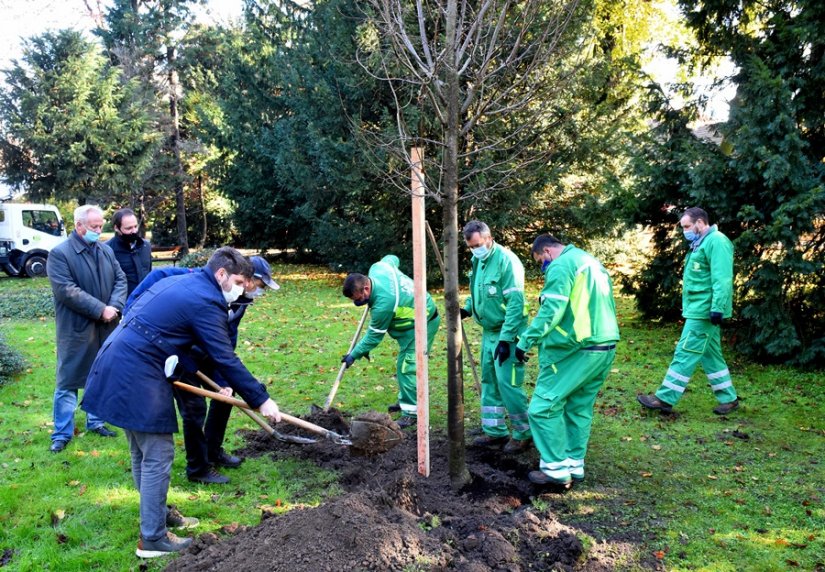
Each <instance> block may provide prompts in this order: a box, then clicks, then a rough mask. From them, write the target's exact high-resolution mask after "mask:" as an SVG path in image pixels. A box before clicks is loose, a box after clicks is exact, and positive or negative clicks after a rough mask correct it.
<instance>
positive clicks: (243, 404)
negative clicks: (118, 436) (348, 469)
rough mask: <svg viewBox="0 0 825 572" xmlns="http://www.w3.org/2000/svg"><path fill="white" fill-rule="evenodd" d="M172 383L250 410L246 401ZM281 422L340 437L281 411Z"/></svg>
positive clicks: (180, 382)
mask: <svg viewBox="0 0 825 572" xmlns="http://www.w3.org/2000/svg"><path fill="white" fill-rule="evenodd" d="M172 383H173V384H174V385H175V387H179V388H181V389H183V390H185V391H188V392H190V393H195V394H197V395H201V396H203V397H210V398H212V399H216V400H217V401H223V402H224V403H228V404H229V405H234V406H235V407H240V408H241V409H244V410H247V411H248V410H251V409H252V408H251V407H250V406H249V404H248V403H247V402H246V401H241V400H240V399H235V398H234V397H227V396H225V395H222V394H220V393H218V392H217V391H209V390H208V389H203V388H200V387H195V386H194V385H189V384H188V383H183V382H182V381H174V382H172ZM281 420H283V421H286V422H287V423H289V424H290V425H295V426H296V427H300V428H301V429H306V430H307V431H310V432H312V433H315V434H317V435H323V436H324V437H328V438H341V436H340V435H338V434H337V433H335V432H334V431H330V430H329V429H324V428H323V427H321V426H320V425H315V424H314V423H310V422H309V421H304V420H303V419H300V418H299V417H293V416H292V415H290V414H289V413H284V412H283V411H281ZM270 429H271V427H270Z"/></svg>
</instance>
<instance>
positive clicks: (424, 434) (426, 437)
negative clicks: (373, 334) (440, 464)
mask: <svg viewBox="0 0 825 572" xmlns="http://www.w3.org/2000/svg"><path fill="white" fill-rule="evenodd" d="M423 160H424V150H423V149H422V148H421V147H413V148H412V149H410V162H411V163H412V175H411V190H412V231H413V233H412V234H413V284H414V288H413V292H414V297H415V364H416V370H415V381H416V389H417V393H416V395H417V402H418V472H419V474H421V475H424V476H425V477H429V476H430V398H429V397H430V391H429V390H430V384H429V375H428V373H429V372H428V371H427V242H426V241H427V239H426V238H425V236H424V235H425V231H424V224H425V223H426V214H425V211H424V194H425V192H426V186H425V184H424V170H423V164H422V161H423Z"/></svg>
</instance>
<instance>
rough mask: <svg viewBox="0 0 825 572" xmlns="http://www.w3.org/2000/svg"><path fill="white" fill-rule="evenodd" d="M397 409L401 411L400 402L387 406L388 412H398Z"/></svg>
mask: <svg viewBox="0 0 825 572" xmlns="http://www.w3.org/2000/svg"><path fill="white" fill-rule="evenodd" d="M399 411H401V404H400V403H393V404H392V405H388V406H387V412H388V413H398V412H399Z"/></svg>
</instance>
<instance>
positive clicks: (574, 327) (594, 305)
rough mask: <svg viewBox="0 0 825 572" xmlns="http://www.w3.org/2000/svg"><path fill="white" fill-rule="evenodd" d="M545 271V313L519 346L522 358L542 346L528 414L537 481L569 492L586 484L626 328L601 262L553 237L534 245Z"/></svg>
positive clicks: (541, 312)
mask: <svg viewBox="0 0 825 572" xmlns="http://www.w3.org/2000/svg"><path fill="white" fill-rule="evenodd" d="M532 254H533V260H535V261H536V262H537V263H539V264H541V267H542V270H543V271H544V289H543V290H542V291H541V295H540V297H539V304H540V306H539V310H538V313H537V314H536V317H535V318H533V321H532V322H530V326H529V327H528V328H527V329H526V330H525V331H524V332H523V333H522V335H521V339H520V340H519V343H518V344H517V346H516V358H517V359H518V360H519V361H522V362H524V361H526V360H527V356H526V355H525V354H526V353H527V351H528V350H529V349H530V348H531V347H533V346H534V345H538V348H539V374H538V379H537V380H536V389H535V391H534V392H533V398H532V400H531V401H530V408H529V410H528V413H529V415H530V428H531V429H532V431H533V442H534V443H535V444H536V448H537V449H538V451H539V456H540V458H541V460H540V462H539V469H540V470H538V471H531V472H530V474H529V475H528V477H529V479H530V481H532V482H533V483H536V484H542V485H546V484H549V485H558V486H561V487H563V488H568V487H570V485H571V484H572V481H574V480H575V481H581V480H582V479H584V456H585V454H586V453H587V443H588V441H589V439H590V426H591V424H592V422H593V405H594V403H595V402H596V395H597V394H598V392H599V388H600V387H601V386H602V384H603V383H604V380H605V379H606V378H607V374H608V372H609V371H610V366H611V365H612V364H613V359H614V358H615V357H616V342H617V341H618V340H619V325H618V323H617V322H616V306H615V304H614V302H613V283H612V281H611V280H610V275H609V274H608V273H607V270H605V269H604V266H602V265H601V264H600V263H599V261H598V260H596V259H595V258H593V256H591V255H590V254H588V253H587V252H585V251H583V250H581V249H579V248H576V247H575V246H573V245H572V244H570V245H566V246H565V245H564V244H562V243H561V242H559V240H558V239H556V238H555V237H554V236H552V235H549V234H543V235H540V236H539V237H538V238H536V240H535V241H534V242H533V248H532Z"/></svg>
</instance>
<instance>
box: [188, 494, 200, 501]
mask: <svg viewBox="0 0 825 572" xmlns="http://www.w3.org/2000/svg"><path fill="white" fill-rule="evenodd" d="M186 498H187V499H189V500H198V495H189V496H188V497H186Z"/></svg>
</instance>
